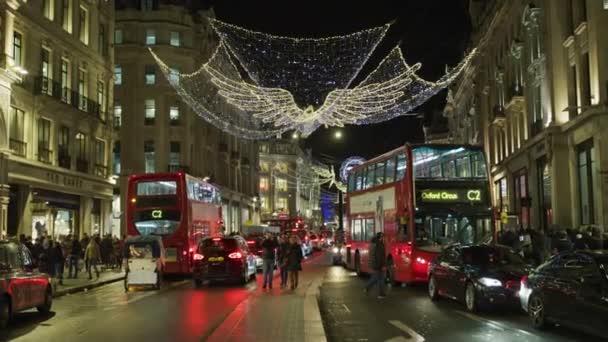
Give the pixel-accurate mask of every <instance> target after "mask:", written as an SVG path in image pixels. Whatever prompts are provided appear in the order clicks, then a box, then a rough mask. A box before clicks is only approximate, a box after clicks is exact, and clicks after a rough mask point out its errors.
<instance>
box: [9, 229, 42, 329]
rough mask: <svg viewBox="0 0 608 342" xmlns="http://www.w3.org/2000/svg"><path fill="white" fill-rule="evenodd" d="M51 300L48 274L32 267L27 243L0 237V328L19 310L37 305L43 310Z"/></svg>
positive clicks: (36, 306) (39, 309)
mask: <svg viewBox="0 0 608 342" xmlns="http://www.w3.org/2000/svg"><path fill="white" fill-rule="evenodd" d="M52 304H53V291H52V287H51V278H50V277H49V276H48V275H47V274H44V273H41V272H39V271H38V270H37V269H35V268H34V265H33V262H32V257H31V255H30V252H29V250H28V249H27V247H25V246H24V245H22V244H19V243H16V242H9V241H0V329H3V328H5V327H6V326H7V325H8V323H9V321H10V319H11V317H12V316H13V315H14V314H16V313H17V312H19V311H24V310H28V309H31V308H37V309H38V311H40V312H41V313H43V314H46V313H49V312H50V311H51V305H52Z"/></svg>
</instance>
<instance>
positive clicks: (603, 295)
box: [521, 251, 608, 337]
mask: <svg viewBox="0 0 608 342" xmlns="http://www.w3.org/2000/svg"><path fill="white" fill-rule="evenodd" d="M521 293H522V294H521V304H522V307H523V308H524V310H526V311H527V312H528V314H529V315H530V319H531V320H532V324H533V325H534V326H535V327H537V328H543V327H545V326H546V325H547V323H549V322H551V323H560V324H563V325H566V326H570V327H572V328H574V329H578V330H582V331H585V332H587V333H590V334H597V335H599V336H603V337H606V331H607V330H606V317H608V251H575V252H566V253H564V254H560V255H557V256H555V257H553V258H551V259H550V260H549V261H547V262H546V263H544V264H542V265H541V266H539V267H538V268H537V269H536V270H534V271H532V273H530V275H528V276H527V277H525V278H524V279H522V291H521Z"/></svg>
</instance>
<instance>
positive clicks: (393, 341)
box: [384, 336, 410, 342]
mask: <svg viewBox="0 0 608 342" xmlns="http://www.w3.org/2000/svg"><path fill="white" fill-rule="evenodd" d="M409 341H410V339H408V338H405V337H403V336H397V337H393V338H389V339H388V340H386V341H384V342H409Z"/></svg>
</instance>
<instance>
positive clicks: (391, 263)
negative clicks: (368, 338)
mask: <svg viewBox="0 0 608 342" xmlns="http://www.w3.org/2000/svg"><path fill="white" fill-rule="evenodd" d="M491 207H492V205H491V198H490V185H489V178H488V172H487V167H486V160H485V156H484V152H483V150H482V149H481V147H475V146H468V145H440V144H419V145H410V144H407V145H405V146H403V147H400V148H397V149H395V150H393V151H390V152H388V153H385V154H383V155H381V156H379V157H376V158H374V159H372V160H370V161H368V162H366V163H364V164H362V165H359V166H357V167H355V168H353V169H352V170H351V171H350V172H349V177H348V194H347V196H346V214H347V218H348V219H347V222H346V224H345V227H346V229H345V235H346V248H343V249H342V258H343V259H342V260H344V261H345V263H346V266H347V267H349V268H351V269H354V270H356V272H357V273H359V274H360V273H367V272H370V271H371V270H370V269H369V267H368V254H369V247H370V240H371V239H372V237H373V236H374V235H375V233H377V232H383V233H384V235H385V238H386V240H385V241H386V258H387V260H386V261H387V265H388V266H387V278H388V279H389V280H390V281H393V282H403V283H415V282H426V281H427V280H428V279H427V277H428V266H429V262H430V261H431V260H432V259H433V258H434V257H435V256H436V255H437V254H438V253H439V252H440V250H441V247H442V246H445V245H447V244H451V243H462V244H473V243H480V242H489V241H492V239H493V235H494V233H493V232H494V229H493V220H492V208H491Z"/></svg>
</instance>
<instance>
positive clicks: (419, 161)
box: [412, 146, 488, 181]
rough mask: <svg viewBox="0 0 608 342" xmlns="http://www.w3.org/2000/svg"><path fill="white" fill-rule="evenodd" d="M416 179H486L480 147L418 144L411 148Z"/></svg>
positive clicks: (485, 169)
mask: <svg viewBox="0 0 608 342" xmlns="http://www.w3.org/2000/svg"><path fill="white" fill-rule="evenodd" d="M412 155H413V161H412V163H413V167H414V178H415V179H416V180H433V181H441V180H448V181H449V180H463V179H464V180H466V179H470V180H480V179H487V177H488V172H487V168H486V160H485V157H484V153H483V151H482V150H480V149H476V148H470V147H457V146H456V147H455V146H445V147H443V146H419V147H415V148H413V150H412Z"/></svg>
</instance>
